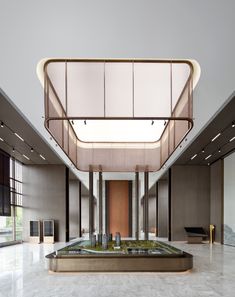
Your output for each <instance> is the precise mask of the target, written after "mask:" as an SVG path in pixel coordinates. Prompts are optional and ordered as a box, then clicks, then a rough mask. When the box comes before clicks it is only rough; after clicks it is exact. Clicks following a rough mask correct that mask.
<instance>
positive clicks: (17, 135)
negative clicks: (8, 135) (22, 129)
mask: <svg viewBox="0 0 235 297" xmlns="http://www.w3.org/2000/svg"><path fill="white" fill-rule="evenodd" d="M14 134H15V136H16V137H18V138H19V139H20V140H21V141H24V139H23V138H22V137H21V136H20V135H19V134H17V133H14Z"/></svg>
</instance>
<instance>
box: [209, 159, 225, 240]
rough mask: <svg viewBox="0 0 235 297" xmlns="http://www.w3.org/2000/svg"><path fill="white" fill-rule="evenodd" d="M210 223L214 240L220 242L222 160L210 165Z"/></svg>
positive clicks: (221, 222)
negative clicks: (213, 230)
mask: <svg viewBox="0 0 235 297" xmlns="http://www.w3.org/2000/svg"><path fill="white" fill-rule="evenodd" d="M210 188H211V191H210V205H211V207H210V223H211V224H212V225H215V241H216V242H220V243H222V224H223V160H218V161H217V162H215V163H214V164H212V165H211V166H210Z"/></svg>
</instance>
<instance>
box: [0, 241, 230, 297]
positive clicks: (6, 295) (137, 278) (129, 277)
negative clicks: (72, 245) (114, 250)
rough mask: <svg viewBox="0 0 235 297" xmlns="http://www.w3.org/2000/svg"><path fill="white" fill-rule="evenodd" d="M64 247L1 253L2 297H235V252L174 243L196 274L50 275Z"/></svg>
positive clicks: (26, 247) (43, 246)
mask: <svg viewBox="0 0 235 297" xmlns="http://www.w3.org/2000/svg"><path fill="white" fill-rule="evenodd" d="M64 245H65V244H64V243H56V244H55V245H52V244H28V243H25V244H23V245H15V246H10V247H4V248H0V297H13V296H14V297H16V296H17V297H60V296H63V297H65V296H66V297H67V296H79V297H80V296H82V297H83V296H84V297H85V296H89V297H93V296H96V297H97V296H104V297H105V296H123V295H125V296H128V297H132V296H135V297H136V296H141V297H142V296H147V297H152V296H154V297H155V296H157V297H158V296H164V297H168V296H169V297H171V296H174V297H186V296H187V297H191V296H193V297H194V296H195V297H198V296H199V297H200V296H213V297H217V296H218V297H219V296H220V297H221V296H225V297H226V296H227V297H230V296H231V297H234V296H235V295H234V292H235V282H234V279H235V248H234V247H229V246H222V245H219V244H215V245H213V246H212V247H210V245H209V244H194V245H193V244H191V245H190V244H186V243H182V242H177V243H176V242H175V243H172V245H174V246H176V247H177V248H180V249H183V250H185V251H187V252H189V253H191V254H193V255H194V269H193V270H192V271H191V272H188V273H183V274H182V273H124V274H122V273H118V274H117V273H111V274H108V273H92V274H87V273H81V274H49V273H48V270H47V260H46V259H45V255H46V254H48V253H50V252H52V251H54V249H58V248H61V247H63V246H64Z"/></svg>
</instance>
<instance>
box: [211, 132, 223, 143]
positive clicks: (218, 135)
mask: <svg viewBox="0 0 235 297" xmlns="http://www.w3.org/2000/svg"><path fill="white" fill-rule="evenodd" d="M220 135H221V133H218V134H217V135H216V136H215V137H214V138H212V139H211V142H213V141H215V140H216V139H217V138H218V137H220Z"/></svg>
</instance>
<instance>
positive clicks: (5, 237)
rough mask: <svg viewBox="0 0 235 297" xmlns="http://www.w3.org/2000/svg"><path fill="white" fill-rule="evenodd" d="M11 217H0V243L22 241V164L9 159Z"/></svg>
mask: <svg viewBox="0 0 235 297" xmlns="http://www.w3.org/2000/svg"><path fill="white" fill-rule="evenodd" d="M10 197H11V216H0V245H1V243H6V242H14V241H18V240H22V212H23V208H22V197H23V194H22V164H21V163H20V162H18V161H16V160H15V159H13V158H11V159H10Z"/></svg>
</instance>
